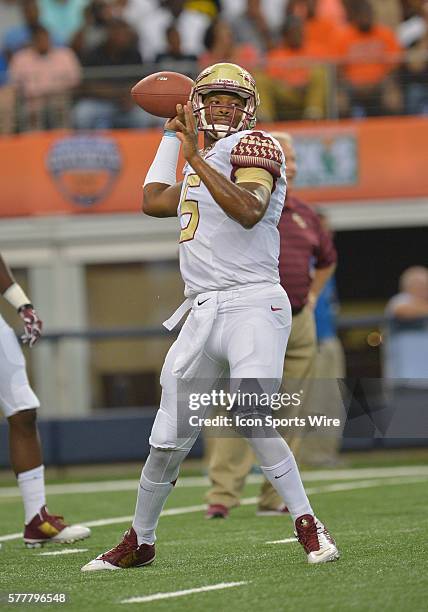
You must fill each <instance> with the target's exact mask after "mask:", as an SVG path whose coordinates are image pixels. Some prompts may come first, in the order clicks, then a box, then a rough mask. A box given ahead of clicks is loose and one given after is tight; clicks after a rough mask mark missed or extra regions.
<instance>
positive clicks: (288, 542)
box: [265, 538, 297, 544]
mask: <svg viewBox="0 0 428 612" xmlns="http://www.w3.org/2000/svg"><path fill="white" fill-rule="evenodd" d="M291 542H297V539H296V538H285V540H272V542H265V544H291Z"/></svg>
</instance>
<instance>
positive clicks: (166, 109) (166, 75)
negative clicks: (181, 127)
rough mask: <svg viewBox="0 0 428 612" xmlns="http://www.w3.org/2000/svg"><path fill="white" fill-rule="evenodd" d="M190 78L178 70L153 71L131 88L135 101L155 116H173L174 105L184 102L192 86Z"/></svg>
mask: <svg viewBox="0 0 428 612" xmlns="http://www.w3.org/2000/svg"><path fill="white" fill-rule="evenodd" d="M193 84H194V83H193V81H192V79H191V78H189V77H187V76H185V75H184V74H180V73H179V72H155V73H154V74H150V75H149V76H146V77H145V78H144V79H141V81H139V82H138V83H137V84H136V85H134V87H133V88H132V89H131V95H132V97H133V99H134V100H135V102H136V103H137V104H138V106H140V107H141V108H143V109H144V110H145V111H147V112H148V113H150V114H151V115H156V117H165V118H166V119H168V118H170V117H175V115H176V114H177V113H176V105H177V104H185V103H186V102H187V101H188V99H189V96H190V91H191V89H192V87H193Z"/></svg>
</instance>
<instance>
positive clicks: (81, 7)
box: [38, 0, 89, 45]
mask: <svg viewBox="0 0 428 612" xmlns="http://www.w3.org/2000/svg"><path fill="white" fill-rule="evenodd" d="M88 2H89V0H38V5H39V10H40V23H41V24H42V25H43V26H44V27H45V28H46V29H47V30H48V32H49V34H50V35H51V38H52V39H53V40H54V39H55V40H59V41H61V43H62V44H63V45H68V44H69V42H70V41H71V39H72V37H73V35H74V34H75V33H76V32H77V31H78V30H80V28H81V27H82V26H83V20H84V11H85V7H86V5H87V4H88Z"/></svg>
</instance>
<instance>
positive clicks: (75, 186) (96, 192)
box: [46, 134, 122, 206]
mask: <svg viewBox="0 0 428 612" xmlns="http://www.w3.org/2000/svg"><path fill="white" fill-rule="evenodd" d="M46 166H47V169H48V171H49V173H50V175H51V176H52V178H53V180H54V182H55V184H56V186H57V187H58V189H59V191H60V193H61V194H62V195H63V196H64V198H65V199H66V200H68V201H70V202H72V203H73V204H78V205H80V206H91V205H93V204H96V203H97V202H101V201H102V200H103V199H104V198H106V197H108V195H109V193H110V191H111V189H112V187H113V184H114V182H115V180H116V178H117V175H118V174H119V172H120V170H121V166H122V157H121V154H120V150H119V147H118V146H117V143H116V141H115V140H114V139H113V138H111V137H108V136H96V135H94V136H92V135H89V134H88V135H85V136H68V137H64V138H60V139H58V140H56V141H55V142H54V143H53V144H52V146H51V147H50V148H49V151H48V154H47V157H46Z"/></svg>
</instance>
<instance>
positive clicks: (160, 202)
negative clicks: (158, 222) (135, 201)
mask: <svg viewBox="0 0 428 612" xmlns="http://www.w3.org/2000/svg"><path fill="white" fill-rule="evenodd" d="M181 185H182V182H181V183H175V185H167V184H165V183H148V184H147V185H144V192H143V194H144V195H143V205H142V211H143V212H144V213H145V214H146V215H149V216H150V217H176V216H177V207H178V202H179V199H180V193H181Z"/></svg>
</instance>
